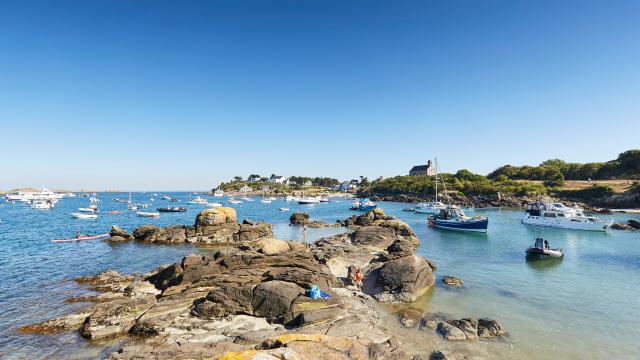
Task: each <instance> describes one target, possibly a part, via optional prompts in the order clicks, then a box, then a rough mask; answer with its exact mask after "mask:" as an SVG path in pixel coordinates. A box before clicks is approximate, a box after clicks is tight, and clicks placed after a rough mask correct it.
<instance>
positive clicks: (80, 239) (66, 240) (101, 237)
mask: <svg viewBox="0 0 640 360" xmlns="http://www.w3.org/2000/svg"><path fill="white" fill-rule="evenodd" d="M109 236H111V235H109V234H108V233H107V234H100V235H93V236H88V235H82V236H79V237H74V238H70V239H56V240H51V242H54V243H61V242H72V241H85V240H97V239H103V238H106V237H109Z"/></svg>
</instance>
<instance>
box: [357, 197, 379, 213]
mask: <svg viewBox="0 0 640 360" xmlns="http://www.w3.org/2000/svg"><path fill="white" fill-rule="evenodd" d="M377 207H378V205H377V204H376V203H374V202H373V201H371V200H369V199H362V201H360V204H359V205H358V210H359V211H371V210H373V209H376V208H377Z"/></svg>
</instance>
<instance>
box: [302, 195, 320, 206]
mask: <svg viewBox="0 0 640 360" xmlns="http://www.w3.org/2000/svg"><path fill="white" fill-rule="evenodd" d="M319 202H320V200H319V199H318V198H316V197H308V196H305V197H303V198H300V199H298V204H300V205H312V204H317V203H319Z"/></svg>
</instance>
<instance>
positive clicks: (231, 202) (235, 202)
mask: <svg viewBox="0 0 640 360" xmlns="http://www.w3.org/2000/svg"><path fill="white" fill-rule="evenodd" d="M229 204H242V201H240V200H237V199H236V198H229Z"/></svg>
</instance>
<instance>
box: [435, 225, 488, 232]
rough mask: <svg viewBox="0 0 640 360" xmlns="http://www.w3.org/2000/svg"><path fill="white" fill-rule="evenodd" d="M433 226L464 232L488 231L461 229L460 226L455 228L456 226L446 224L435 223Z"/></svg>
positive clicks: (483, 230)
mask: <svg viewBox="0 0 640 360" xmlns="http://www.w3.org/2000/svg"><path fill="white" fill-rule="evenodd" d="M433 227H436V228H441V229H447V230H453V231H463V232H477V233H486V232H487V229H460V228H455V227H449V226H446V225H433Z"/></svg>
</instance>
